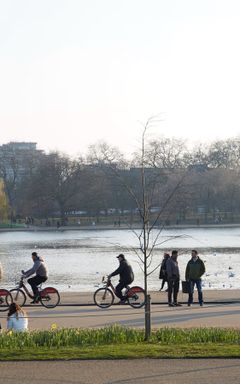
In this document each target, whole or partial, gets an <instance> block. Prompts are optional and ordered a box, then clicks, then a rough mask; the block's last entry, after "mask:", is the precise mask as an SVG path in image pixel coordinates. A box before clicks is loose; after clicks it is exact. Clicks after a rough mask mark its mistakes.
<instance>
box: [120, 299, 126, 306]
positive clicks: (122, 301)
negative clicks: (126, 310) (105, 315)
mask: <svg viewBox="0 0 240 384" xmlns="http://www.w3.org/2000/svg"><path fill="white" fill-rule="evenodd" d="M125 303H126V300H120V301H119V302H118V304H120V305H122V304H125Z"/></svg>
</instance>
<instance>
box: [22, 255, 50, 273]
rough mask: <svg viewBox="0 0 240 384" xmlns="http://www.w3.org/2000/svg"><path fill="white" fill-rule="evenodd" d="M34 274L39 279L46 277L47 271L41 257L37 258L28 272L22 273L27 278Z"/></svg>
mask: <svg viewBox="0 0 240 384" xmlns="http://www.w3.org/2000/svg"><path fill="white" fill-rule="evenodd" d="M34 273H36V275H38V276H41V277H48V270H47V267H46V265H45V263H44V260H43V259H42V258H41V257H38V258H37V260H35V261H34V264H33V267H32V268H30V269H29V270H28V271H26V272H24V276H25V277H29V276H31V275H33V274H34Z"/></svg>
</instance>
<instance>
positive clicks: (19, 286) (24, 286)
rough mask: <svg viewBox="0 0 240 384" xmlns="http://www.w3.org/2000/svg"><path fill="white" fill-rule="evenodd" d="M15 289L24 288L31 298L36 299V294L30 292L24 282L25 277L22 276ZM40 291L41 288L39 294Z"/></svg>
mask: <svg viewBox="0 0 240 384" xmlns="http://www.w3.org/2000/svg"><path fill="white" fill-rule="evenodd" d="M15 289H17V290H18V291H19V290H20V289H22V290H23V291H24V292H25V293H26V295H27V296H28V297H29V298H30V299H34V296H33V295H32V294H31V293H30V291H29V290H28V288H27V286H26V285H25V284H24V282H23V277H21V279H20V281H19V283H18V285H17V286H16V288H15ZM40 292H41V289H39V294H40Z"/></svg>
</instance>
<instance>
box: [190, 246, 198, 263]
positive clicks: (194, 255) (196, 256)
mask: <svg viewBox="0 0 240 384" xmlns="http://www.w3.org/2000/svg"><path fill="white" fill-rule="evenodd" d="M191 253H192V259H194V260H196V259H197V258H198V252H197V251H196V249H193V250H192V252H191Z"/></svg>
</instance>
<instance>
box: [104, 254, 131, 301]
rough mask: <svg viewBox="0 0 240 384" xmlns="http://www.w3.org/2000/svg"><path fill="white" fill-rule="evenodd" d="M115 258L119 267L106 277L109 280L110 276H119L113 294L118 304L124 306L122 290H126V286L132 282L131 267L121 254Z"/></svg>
mask: <svg viewBox="0 0 240 384" xmlns="http://www.w3.org/2000/svg"><path fill="white" fill-rule="evenodd" d="M117 258H118V261H119V267H118V268H117V269H116V271H114V272H112V273H111V274H110V275H108V279H110V278H111V277H112V276H116V275H119V276H120V279H119V283H118V285H117V286H116V288H115V292H116V296H117V297H119V299H120V302H119V304H124V303H125V301H126V298H125V297H124V296H123V294H122V290H123V288H127V286H128V285H129V284H131V283H132V282H133V280H134V274H133V270H132V267H131V265H130V264H129V263H128V262H127V260H126V259H125V256H124V255H123V254H122V253H120V255H118V256H117Z"/></svg>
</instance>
